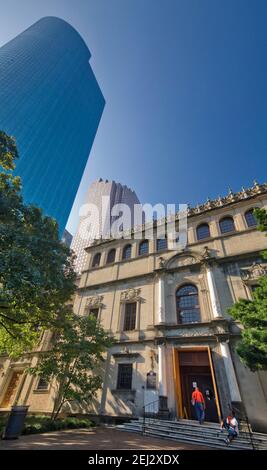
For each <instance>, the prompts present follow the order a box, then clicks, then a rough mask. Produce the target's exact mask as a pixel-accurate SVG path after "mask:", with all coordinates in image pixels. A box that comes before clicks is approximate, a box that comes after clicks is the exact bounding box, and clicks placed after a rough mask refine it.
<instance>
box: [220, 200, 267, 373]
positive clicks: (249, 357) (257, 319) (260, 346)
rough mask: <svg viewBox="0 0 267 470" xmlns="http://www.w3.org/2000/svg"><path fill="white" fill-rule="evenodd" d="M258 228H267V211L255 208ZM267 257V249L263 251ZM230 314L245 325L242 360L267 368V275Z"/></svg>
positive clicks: (253, 366) (240, 345)
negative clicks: (250, 297) (250, 298)
mask: <svg viewBox="0 0 267 470" xmlns="http://www.w3.org/2000/svg"><path fill="white" fill-rule="evenodd" d="M255 216H256V218H257V220H258V223H259V225H258V229H259V230H261V231H266V230H267V212H266V211H265V210H264V209H255ZM262 256H263V258H265V259H267V251H264V252H263V253H262ZM229 313H230V315H231V316H232V317H233V318H234V319H236V320H238V321H240V322H241V323H242V325H243V327H244V329H243V330H242V339H241V341H240V342H239V343H238V345H237V348H236V350H237V353H238V354H239V356H240V358H241V360H242V361H243V362H244V363H245V364H246V365H247V366H248V367H249V368H250V369H251V370H252V371H256V370H266V369H267V276H266V275H264V276H262V277H261V278H260V279H259V282H258V287H257V288H256V289H255V290H254V291H253V293H252V300H247V299H241V300H239V301H238V302H236V303H235V304H234V305H233V306H232V307H231V308H230V309H229Z"/></svg>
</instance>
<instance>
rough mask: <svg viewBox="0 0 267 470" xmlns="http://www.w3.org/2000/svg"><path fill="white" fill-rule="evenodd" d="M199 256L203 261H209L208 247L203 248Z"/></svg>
mask: <svg viewBox="0 0 267 470" xmlns="http://www.w3.org/2000/svg"><path fill="white" fill-rule="evenodd" d="M201 256H202V259H203V260H205V259H209V258H210V257H211V253H210V249H209V247H208V246H204V248H203V251H202V253H201Z"/></svg>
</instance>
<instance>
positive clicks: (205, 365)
mask: <svg viewBox="0 0 267 470" xmlns="http://www.w3.org/2000/svg"><path fill="white" fill-rule="evenodd" d="M179 367H180V380H181V393H182V408H183V416H184V417H187V418H188V419H193V420H195V419H196V415H195V410H194V406H193V405H192V403H191V397H192V392H193V390H194V387H196V386H197V387H198V388H199V390H200V391H201V393H202V394H203V396H204V400H205V405H206V410H205V421H211V422H216V423H217V422H218V411H217V404H216V397H215V390H214V385H213V380H212V374H211V369H210V363H209V356H208V352H207V351H185V352H184V351H182V352H181V351H180V352H179Z"/></svg>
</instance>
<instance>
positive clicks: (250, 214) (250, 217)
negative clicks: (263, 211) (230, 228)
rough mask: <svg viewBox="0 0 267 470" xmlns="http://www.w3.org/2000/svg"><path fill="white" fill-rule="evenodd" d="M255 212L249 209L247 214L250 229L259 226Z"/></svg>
mask: <svg viewBox="0 0 267 470" xmlns="http://www.w3.org/2000/svg"><path fill="white" fill-rule="evenodd" d="M253 211H254V209H249V210H248V211H247V212H246V213H245V219H246V222H247V226H248V227H255V226H256V225H257V220H256V217H255V215H254V214H253Z"/></svg>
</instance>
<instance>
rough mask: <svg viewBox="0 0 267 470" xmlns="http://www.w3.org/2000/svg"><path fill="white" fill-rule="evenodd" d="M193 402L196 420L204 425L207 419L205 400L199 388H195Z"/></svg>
mask: <svg viewBox="0 0 267 470" xmlns="http://www.w3.org/2000/svg"><path fill="white" fill-rule="evenodd" d="M191 402H192V405H193V407H194V408H195V413H196V418H197V420H198V422H199V424H203V423H204V419H205V400H204V397H203V395H202V393H201V392H200V390H199V389H198V387H195V389H194V391H193V393H192V400H191Z"/></svg>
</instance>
